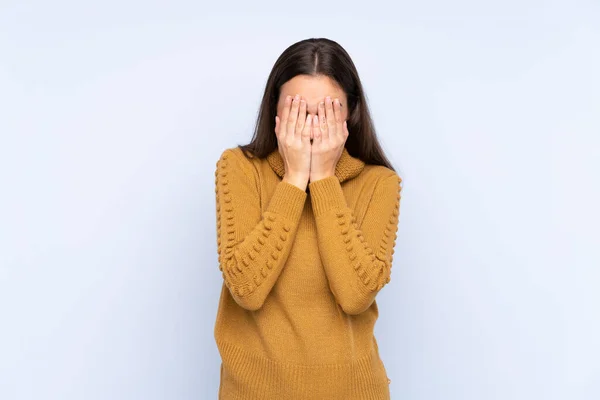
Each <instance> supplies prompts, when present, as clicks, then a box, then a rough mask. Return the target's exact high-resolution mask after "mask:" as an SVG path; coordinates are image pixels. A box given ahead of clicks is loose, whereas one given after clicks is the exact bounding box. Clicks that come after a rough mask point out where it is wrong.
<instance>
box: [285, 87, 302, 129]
mask: <svg viewBox="0 0 600 400" xmlns="http://www.w3.org/2000/svg"><path fill="white" fill-rule="evenodd" d="M299 106H300V95H298V94H297V95H296V96H294V100H293V101H292V109H291V110H290V115H289V117H288V124H287V132H288V135H292V136H293V135H295V134H296V121H297V120H298V107H299Z"/></svg>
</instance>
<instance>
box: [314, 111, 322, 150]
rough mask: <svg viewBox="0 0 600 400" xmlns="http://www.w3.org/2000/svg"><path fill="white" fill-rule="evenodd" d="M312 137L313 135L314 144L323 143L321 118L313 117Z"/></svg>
mask: <svg viewBox="0 0 600 400" xmlns="http://www.w3.org/2000/svg"><path fill="white" fill-rule="evenodd" d="M312 135H313V144H315V142H319V143H320V142H321V140H322V138H321V127H320V126H319V116H318V115H315V116H313V122H312Z"/></svg>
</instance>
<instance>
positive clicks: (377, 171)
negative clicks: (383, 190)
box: [361, 164, 402, 187]
mask: <svg viewBox="0 0 600 400" xmlns="http://www.w3.org/2000/svg"><path fill="white" fill-rule="evenodd" d="M361 175H364V179H365V181H368V182H372V184H373V185H374V186H377V187H379V186H381V185H385V186H398V187H402V177H401V176H400V175H399V174H398V173H397V172H396V171H394V170H393V169H390V168H388V167H385V166H383V165H373V164H366V165H365V168H364V170H363V172H362V173H361Z"/></svg>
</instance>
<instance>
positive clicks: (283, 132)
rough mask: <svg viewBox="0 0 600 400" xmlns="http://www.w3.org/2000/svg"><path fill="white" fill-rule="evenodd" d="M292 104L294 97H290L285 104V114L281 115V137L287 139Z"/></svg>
mask: <svg viewBox="0 0 600 400" xmlns="http://www.w3.org/2000/svg"><path fill="white" fill-rule="evenodd" d="M291 104H292V96H290V95H288V96H286V98H285V102H284V103H283V112H282V113H281V121H279V127H280V129H279V131H280V132H279V137H281V138H283V137H285V135H286V133H287V120H288V117H289V115H290V106H291Z"/></svg>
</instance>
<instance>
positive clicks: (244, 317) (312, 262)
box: [214, 147, 402, 400]
mask: <svg viewBox="0 0 600 400" xmlns="http://www.w3.org/2000/svg"><path fill="white" fill-rule="evenodd" d="M284 174H285V167H284V163H283V159H282V157H281V154H280V153H279V151H278V150H277V149H276V150H275V151H273V152H272V153H271V154H269V155H268V156H267V157H265V158H263V159H261V158H257V157H255V158H246V156H245V155H244V154H243V152H242V151H241V150H240V149H239V148H238V147H234V148H229V149H226V150H225V151H224V152H223V153H222V155H221V157H220V158H219V160H218V161H217V163H216V171H215V186H216V187H215V192H216V210H217V245H218V246H217V247H218V259H219V269H220V271H221V272H222V276H223V286H222V289H221V297H220V300H219V306H218V311H217V318H216V323H215V327H214V337H215V340H216V344H217V347H218V350H219V353H220V355H221V358H222V362H221V371H220V386H219V399H225V400H255V399H269V400H270V399H277V400H313V399H314V400H338V399H339V400H354V399H356V400H366V399H377V400H380V399H389V398H390V394H389V393H390V392H389V384H390V382H391V381H390V380H389V379H388V377H387V373H386V369H385V367H384V364H383V362H382V360H381V358H380V356H379V349H378V346H377V341H376V339H375V336H374V334H373V330H374V326H375V322H376V320H377V317H378V308H377V302H376V301H375V296H376V295H377V293H378V292H379V291H380V290H381V289H382V288H383V287H384V286H385V285H386V284H387V283H389V282H390V274H391V267H392V255H393V254H394V246H395V240H396V233H397V227H398V218H399V206H400V194H401V187H402V179H401V178H400V177H399V176H398V175H397V174H396V173H395V172H394V171H392V170H391V169H389V168H386V167H383V166H378V165H370V164H366V163H364V162H363V161H362V160H360V159H359V158H355V157H353V156H351V155H350V154H349V153H348V151H347V150H346V148H344V150H343V153H342V155H341V157H340V160H339V161H338V164H337V166H336V171H335V176H331V177H328V178H324V179H321V180H318V181H314V182H310V183H309V185H308V188H307V191H306V192H305V191H303V190H302V189H300V188H298V187H297V186H294V185H292V184H289V183H287V182H283V181H282V179H281V178H282V177H283V175H284ZM307 198H308V199H307Z"/></svg>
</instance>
